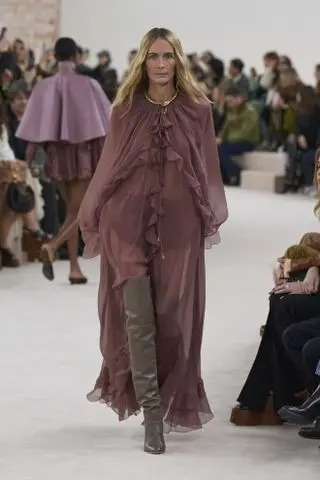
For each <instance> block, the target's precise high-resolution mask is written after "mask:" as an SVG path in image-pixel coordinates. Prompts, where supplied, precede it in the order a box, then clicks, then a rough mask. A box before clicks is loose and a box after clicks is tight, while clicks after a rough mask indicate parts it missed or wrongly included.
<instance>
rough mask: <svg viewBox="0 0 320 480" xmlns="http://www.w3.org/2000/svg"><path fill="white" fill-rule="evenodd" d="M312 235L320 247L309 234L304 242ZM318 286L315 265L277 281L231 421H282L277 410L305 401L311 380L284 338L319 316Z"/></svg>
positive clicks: (317, 246)
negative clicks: (291, 328) (290, 330)
mask: <svg viewBox="0 0 320 480" xmlns="http://www.w3.org/2000/svg"><path fill="white" fill-rule="evenodd" d="M319 236H320V235H319ZM310 238H311V239H312V238H313V241H312V245H313V248H317V249H319V248H320V242H319V240H317V239H316V240H314V236H313V235H311V236H310V235H305V236H304V237H303V238H302V240H301V242H300V244H301V245H302V246H303V245H304V244H305V246H309V245H310ZM300 280H302V281H300ZM318 285H319V270H318V268H315V267H311V268H310V269H308V270H307V271H306V270H299V271H293V272H290V277H289V279H286V278H283V277H282V278H281V279H280V280H277V284H276V285H275V287H274V289H273V290H272V292H271V294H270V297H269V303H270V308H269V314H268V318H267V323H266V326H265V329H264V333H263V337H262V340H261V343H260V347H259V350H258V353H257V356H256V358H255V361H254V363H253V365H252V367H251V370H250V373H249V375H248V377H247V380H246V382H245V384H244V386H243V388H242V391H241V393H240V395H239V397H238V402H239V405H238V406H237V407H235V408H234V409H233V412H232V415H231V422H233V423H235V424H236V425H239V426H245V425H247V426H249V425H260V424H265V425H268V424H269V425H274V424H279V423H281V420H280V419H279V417H278V416H277V415H276V414H275V412H277V411H278V410H279V409H280V408H281V407H283V406H285V405H294V404H298V403H299V402H300V403H302V402H303V401H304V400H305V398H306V395H307V391H306V388H307V386H308V385H307V384H308V381H307V379H306V378H305V376H303V375H301V370H300V369H298V368H297V367H296V365H295V364H294V363H293V362H292V360H291V358H290V356H289V355H288V353H287V351H286V349H285V347H284V345H283V342H282V337H283V333H284V331H285V330H286V329H287V328H288V327H289V326H290V325H293V324H298V323H300V322H303V321H305V320H308V319H310V318H312V317H314V316H316V315H319V312H320V292H319V290H317V291H316V287H317V286H318ZM291 293H295V295H291ZM271 392H272V395H271Z"/></svg>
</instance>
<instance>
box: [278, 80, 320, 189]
mask: <svg viewBox="0 0 320 480" xmlns="http://www.w3.org/2000/svg"><path fill="white" fill-rule="evenodd" d="M295 124H296V126H295V131H294V133H293V134H292V135H290V137H289V138H288V143H287V150H288V157H289V161H288V166H287V171H286V178H285V182H286V190H292V189H294V190H296V189H297V188H298V187H301V186H304V187H307V189H304V191H305V193H310V192H313V190H314V187H313V177H314V170H315V156H316V150H317V149H318V147H319V146H320V106H319V103H318V101H317V96H316V92H315V90H314V88H313V87H311V86H306V85H304V86H302V87H301V88H300V90H299V92H298V94H297V106H296V119H295Z"/></svg>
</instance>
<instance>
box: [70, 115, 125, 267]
mask: <svg viewBox="0 0 320 480" xmlns="http://www.w3.org/2000/svg"><path fill="white" fill-rule="evenodd" d="M116 124H118V121H117V119H116V114H115V113H114V111H112V112H111V115H110V120H109V128H108V134H107V138H106V141H105V144H104V147H103V150H102V154H101V157H100V160H99V163H98V166H97V169H96V171H95V173H94V176H93V178H92V180H91V182H90V185H89V187H88V189H87V191H86V194H85V196H84V199H83V201H82V204H81V207H80V211H79V215H78V222H79V227H80V230H81V233H82V238H83V241H84V243H85V249H84V254H83V256H84V257H85V258H93V257H96V256H97V255H99V254H100V250H101V249H100V235H99V220H100V214H101V211H102V208H103V206H104V204H105V203H106V201H107V199H108V197H110V194H111V193H110V190H111V189H112V188H115V187H116V185H115V184H112V183H111V184H110V182H109V179H110V177H111V175H112V169H113V163H114V158H115V154H116V145H117V130H118V129H117V128H115V125H116ZM117 126H118V125H117Z"/></svg>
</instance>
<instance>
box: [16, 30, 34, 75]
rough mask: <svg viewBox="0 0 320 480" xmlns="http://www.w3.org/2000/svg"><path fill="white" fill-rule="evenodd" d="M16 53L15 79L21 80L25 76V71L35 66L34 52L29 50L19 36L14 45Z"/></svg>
mask: <svg viewBox="0 0 320 480" xmlns="http://www.w3.org/2000/svg"><path fill="white" fill-rule="evenodd" d="M12 51H13V55H14V63H15V65H14V71H13V74H14V75H13V79H14V80H20V79H24V78H25V73H26V72H27V71H29V70H31V69H32V68H33V67H34V64H35V61H34V53H33V51H32V50H29V49H28V48H27V47H26V45H25V43H24V42H23V41H22V40H21V39H20V38H17V39H16V40H15V41H14V42H13V45H12Z"/></svg>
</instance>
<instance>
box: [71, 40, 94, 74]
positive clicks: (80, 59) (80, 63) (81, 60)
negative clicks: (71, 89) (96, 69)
mask: <svg viewBox="0 0 320 480" xmlns="http://www.w3.org/2000/svg"><path fill="white" fill-rule="evenodd" d="M75 60H76V72H77V73H79V74H80V75H88V77H93V70H92V68H90V67H89V66H88V65H86V63H85V53H84V50H83V48H82V47H80V46H79V45H78V46H77V55H76V59H75Z"/></svg>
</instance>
